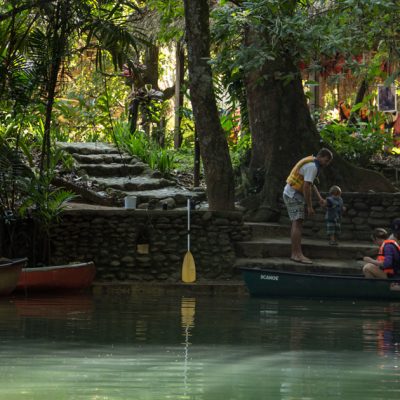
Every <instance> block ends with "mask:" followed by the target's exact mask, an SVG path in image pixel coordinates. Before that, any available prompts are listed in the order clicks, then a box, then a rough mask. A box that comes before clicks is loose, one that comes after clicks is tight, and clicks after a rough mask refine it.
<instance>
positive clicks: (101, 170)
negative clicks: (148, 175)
mask: <svg viewBox="0 0 400 400" xmlns="http://www.w3.org/2000/svg"><path fill="white" fill-rule="evenodd" d="M79 169H80V170H81V171H82V172H84V173H86V174H87V175H89V176H94V177H129V175H131V176H136V175H141V174H142V173H144V172H145V171H146V169H148V167H147V166H146V164H144V163H141V162H138V163H136V164H117V163H108V164H79Z"/></svg>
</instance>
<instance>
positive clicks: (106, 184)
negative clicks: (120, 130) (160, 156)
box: [57, 142, 205, 209]
mask: <svg viewBox="0 0 400 400" xmlns="http://www.w3.org/2000/svg"><path fill="white" fill-rule="evenodd" d="M57 145H58V147H59V148H61V149H63V150H64V151H66V152H68V153H69V154H71V156H72V157H73V159H74V162H75V169H76V171H77V174H78V175H79V176H80V178H79V179H82V180H84V181H89V182H90V184H91V185H92V186H95V187H97V188H98V189H99V191H98V193H99V194H100V196H101V195H102V194H103V195H109V194H113V195H114V197H115V198H117V199H118V200H117V201H116V202H117V204H113V205H116V206H122V205H123V199H124V197H125V196H135V197H136V199H137V207H138V208H145V209H147V208H153V209H154V208H161V207H162V206H163V205H164V204H166V205H167V207H168V208H169V209H172V208H177V207H181V206H182V207H184V206H186V202H187V198H188V197H191V198H193V199H194V200H197V201H202V200H204V199H205V193H204V191H203V190H201V189H199V190H197V189H196V190H188V189H187V188H185V187H183V186H181V185H179V184H178V183H177V182H176V181H175V180H173V179H166V178H164V177H163V175H162V174H161V173H160V172H159V171H155V170H152V169H151V168H150V167H149V166H148V165H147V164H145V163H143V162H141V161H139V160H138V159H137V158H136V157H132V156H130V155H128V154H123V153H122V154H120V152H119V151H118V149H117V148H116V147H115V146H113V145H110V144H106V143H97V142H93V143H62V142H59V143H57ZM102 191H103V192H102Z"/></svg>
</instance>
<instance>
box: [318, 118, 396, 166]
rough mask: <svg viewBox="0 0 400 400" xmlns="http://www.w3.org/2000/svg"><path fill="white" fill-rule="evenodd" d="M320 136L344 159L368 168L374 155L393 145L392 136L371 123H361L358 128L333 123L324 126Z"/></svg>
mask: <svg viewBox="0 0 400 400" xmlns="http://www.w3.org/2000/svg"><path fill="white" fill-rule="evenodd" d="M320 135H321V138H322V139H323V141H324V142H326V143H328V144H329V145H330V146H332V147H333V148H334V149H335V150H336V151H337V153H338V154H340V155H341V156H342V157H343V158H344V159H346V160H348V161H351V162H352V163H354V164H357V165H359V166H361V167H366V166H368V164H369V162H370V159H371V157H372V156H373V155H374V154H377V153H380V152H382V151H386V150H387V149H389V148H391V147H392V145H393V140H392V137H391V134H390V133H388V132H383V131H381V130H380V129H379V127H377V125H376V124H371V123H359V125H358V126H347V125H344V124H341V123H332V124H329V125H326V126H324V127H323V128H322V129H321V131H320Z"/></svg>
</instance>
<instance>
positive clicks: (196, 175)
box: [193, 127, 200, 187]
mask: <svg viewBox="0 0 400 400" xmlns="http://www.w3.org/2000/svg"><path fill="white" fill-rule="evenodd" d="M199 186H200V145H199V135H198V134H197V130H196V127H195V128H194V168H193V187H199Z"/></svg>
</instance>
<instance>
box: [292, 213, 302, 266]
mask: <svg viewBox="0 0 400 400" xmlns="http://www.w3.org/2000/svg"><path fill="white" fill-rule="evenodd" d="M302 233H303V220H302V219H297V220H295V221H292V229H291V231H290V240H291V242H292V258H294V259H300V258H304V255H303V250H302V249H301V236H302Z"/></svg>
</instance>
